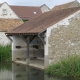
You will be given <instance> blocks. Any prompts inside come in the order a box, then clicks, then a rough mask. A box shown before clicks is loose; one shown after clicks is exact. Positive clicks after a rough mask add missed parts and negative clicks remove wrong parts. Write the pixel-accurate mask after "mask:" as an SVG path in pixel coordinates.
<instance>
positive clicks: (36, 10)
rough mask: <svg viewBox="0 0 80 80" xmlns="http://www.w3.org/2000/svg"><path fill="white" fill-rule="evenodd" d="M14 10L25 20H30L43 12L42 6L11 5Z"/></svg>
mask: <svg viewBox="0 0 80 80" xmlns="http://www.w3.org/2000/svg"><path fill="white" fill-rule="evenodd" d="M10 7H11V8H12V10H13V11H14V12H15V13H16V14H17V15H18V16H19V17H20V18H21V19H23V20H30V19H32V18H34V17H36V16H39V15H40V14H42V12H41V9H40V7H33V6H10Z"/></svg>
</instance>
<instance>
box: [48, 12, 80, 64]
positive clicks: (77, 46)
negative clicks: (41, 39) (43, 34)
mask: <svg viewBox="0 0 80 80" xmlns="http://www.w3.org/2000/svg"><path fill="white" fill-rule="evenodd" d="M67 19H68V22H69V24H68V25H57V27H56V28H54V29H52V30H51V33H50V36H49V39H48V40H49V47H48V48H49V63H50V64H52V63H56V62H57V61H59V60H60V59H62V58H65V57H67V56H69V55H72V54H80V13H79V14H77V15H75V16H74V17H70V18H67Z"/></svg>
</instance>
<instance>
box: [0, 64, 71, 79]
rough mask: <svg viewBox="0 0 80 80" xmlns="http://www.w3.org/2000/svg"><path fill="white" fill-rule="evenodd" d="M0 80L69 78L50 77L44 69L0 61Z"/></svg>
mask: <svg viewBox="0 0 80 80" xmlns="http://www.w3.org/2000/svg"><path fill="white" fill-rule="evenodd" d="M0 80H71V79H60V78H55V77H50V76H47V75H45V74H44V71H42V70H39V69H35V68H31V67H28V66H25V65H19V64H15V63H12V64H11V63H4V64H2V63H0Z"/></svg>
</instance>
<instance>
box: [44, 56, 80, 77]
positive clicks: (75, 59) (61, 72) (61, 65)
mask: <svg viewBox="0 0 80 80" xmlns="http://www.w3.org/2000/svg"><path fill="white" fill-rule="evenodd" d="M45 73H47V74H49V75H52V76H59V77H74V78H76V79H77V78H80V56H79V55H72V56H69V57H68V58H66V59H61V61H59V62H58V63H56V64H53V65H51V66H49V67H48V68H47V69H45Z"/></svg>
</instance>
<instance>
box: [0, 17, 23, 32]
mask: <svg viewBox="0 0 80 80" xmlns="http://www.w3.org/2000/svg"><path fill="white" fill-rule="evenodd" d="M22 23H23V22H22V20H19V19H0V31H8V30H10V29H13V28H16V27H17V26H19V25H21V24H22Z"/></svg>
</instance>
